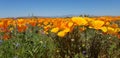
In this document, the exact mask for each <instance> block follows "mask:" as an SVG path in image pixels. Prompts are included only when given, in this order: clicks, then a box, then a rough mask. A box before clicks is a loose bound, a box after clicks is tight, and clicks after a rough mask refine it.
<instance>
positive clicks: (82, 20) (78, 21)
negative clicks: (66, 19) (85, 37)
mask: <svg viewBox="0 0 120 58" xmlns="http://www.w3.org/2000/svg"><path fill="white" fill-rule="evenodd" d="M72 21H73V22H75V23H76V24H77V25H87V24H88V22H87V21H86V20H85V18H82V17H73V18H72Z"/></svg>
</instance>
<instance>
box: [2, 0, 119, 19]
mask: <svg viewBox="0 0 120 58" xmlns="http://www.w3.org/2000/svg"><path fill="white" fill-rule="evenodd" d="M32 14H33V15H34V16H63V15H80V14H89V15H111V16H118V15H120V0H0V17H19V16H28V15H32Z"/></svg>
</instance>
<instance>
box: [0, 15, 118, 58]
mask: <svg viewBox="0 0 120 58" xmlns="http://www.w3.org/2000/svg"><path fill="white" fill-rule="evenodd" d="M0 51H1V52H0V58H8V57H11V58H119V57H120V53H119V52H120V16H99V17H70V18H37V17H33V18H0Z"/></svg>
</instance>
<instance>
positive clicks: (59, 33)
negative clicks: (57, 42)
mask: <svg viewBox="0 0 120 58" xmlns="http://www.w3.org/2000/svg"><path fill="white" fill-rule="evenodd" d="M65 34H66V32H64V31H60V32H58V34H57V35H58V36H59V37H64V36H65Z"/></svg>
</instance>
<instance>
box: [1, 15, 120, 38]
mask: <svg viewBox="0 0 120 58" xmlns="http://www.w3.org/2000/svg"><path fill="white" fill-rule="evenodd" d="M117 20H120V17H108V16H107V17H105V16H104V17H91V18H89V17H72V18H22V19H10V18H9V19H5V18H4V19H0V32H4V33H5V34H4V36H3V38H4V39H8V38H9V37H10V36H9V35H8V34H7V33H8V32H11V31H13V30H15V29H17V31H18V32H24V31H26V30H27V29H28V26H29V25H30V26H32V27H35V26H38V27H43V28H44V33H46V34H48V31H50V32H53V33H56V34H57V35H58V36H59V37H64V36H65V35H66V34H67V33H68V32H72V30H73V28H74V27H75V26H83V27H81V28H80V30H81V31H84V30H85V29H86V28H85V26H87V27H89V28H93V29H96V30H101V31H103V33H105V34H113V35H119V34H118V33H119V32H120V28H119V26H118V24H116V23H114V22H115V21H117Z"/></svg>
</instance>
